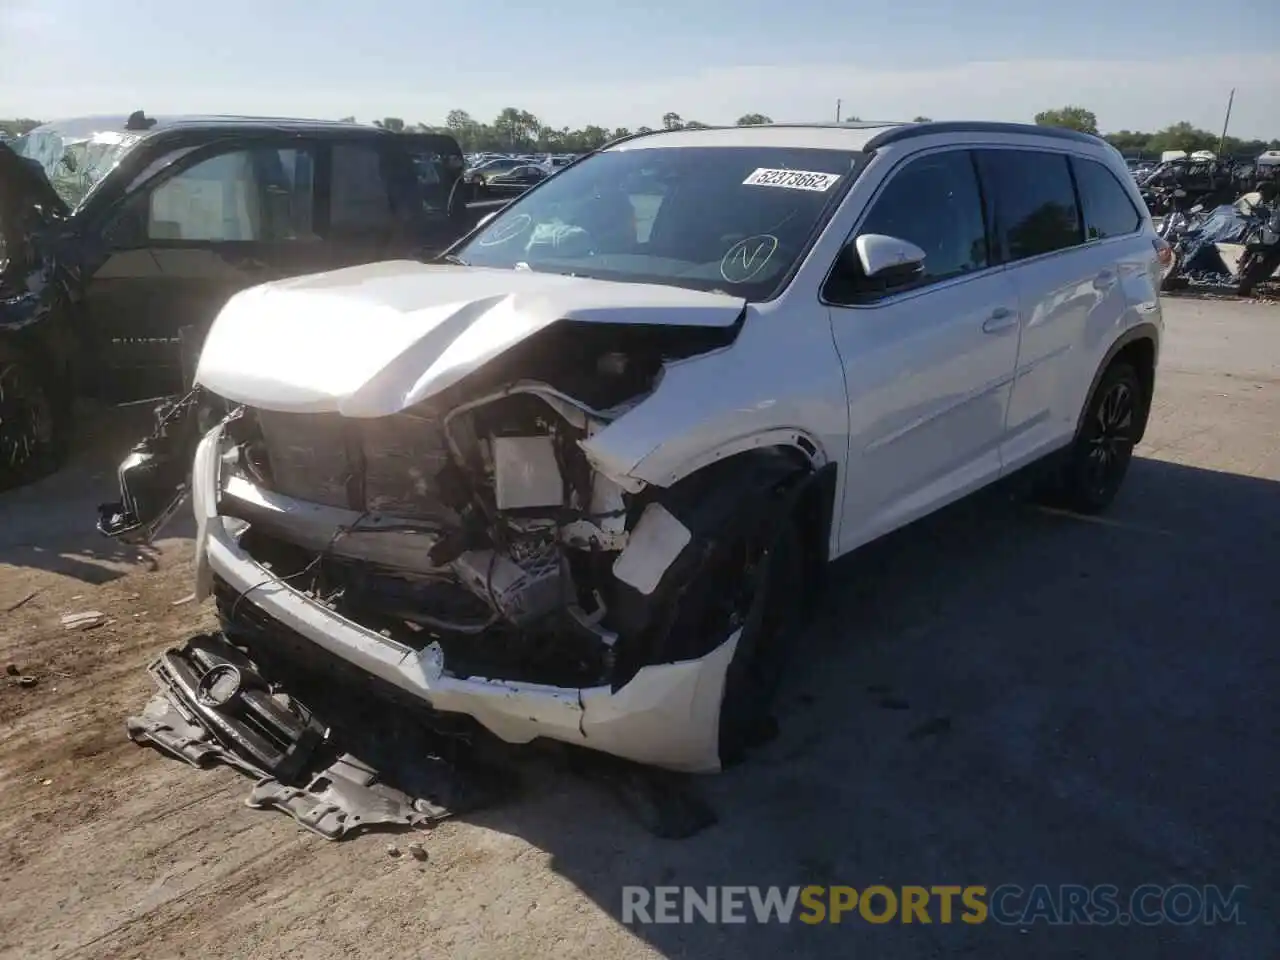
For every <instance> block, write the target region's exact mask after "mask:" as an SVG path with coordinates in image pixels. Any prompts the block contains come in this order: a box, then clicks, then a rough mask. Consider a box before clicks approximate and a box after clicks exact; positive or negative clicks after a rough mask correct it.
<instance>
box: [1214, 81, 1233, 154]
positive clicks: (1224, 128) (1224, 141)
mask: <svg viewBox="0 0 1280 960" xmlns="http://www.w3.org/2000/svg"><path fill="white" fill-rule="evenodd" d="M1235 99H1236V88H1235V87H1232V88H1231V96H1229V97H1227V116H1226V118H1225V119H1224V120H1223V121H1222V139H1220V140H1219V141H1218V156H1219V158H1221V156H1222V151H1223V150H1225V149H1226V148H1227V124H1229V123H1230V122H1231V104H1232V103H1234V102H1235Z"/></svg>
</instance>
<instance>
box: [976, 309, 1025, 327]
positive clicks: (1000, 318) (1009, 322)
mask: <svg viewBox="0 0 1280 960" xmlns="http://www.w3.org/2000/svg"><path fill="white" fill-rule="evenodd" d="M1017 325H1018V315H1017V314H1016V313H1014V312H1013V311H1012V310H1010V309H1009V308H1008V307H996V308H995V309H994V310H992V311H991V316H989V317H987V319H986V321H985V322H983V324H982V331H983V332H984V333H1004V331H1006V330H1009V329H1011V328H1013V327H1016V326H1017Z"/></svg>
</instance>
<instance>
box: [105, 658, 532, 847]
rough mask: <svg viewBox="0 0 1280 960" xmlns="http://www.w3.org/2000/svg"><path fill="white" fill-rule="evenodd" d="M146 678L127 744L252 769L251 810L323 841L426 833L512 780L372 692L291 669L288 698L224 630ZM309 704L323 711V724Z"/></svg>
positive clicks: (497, 795) (489, 799)
mask: <svg viewBox="0 0 1280 960" xmlns="http://www.w3.org/2000/svg"><path fill="white" fill-rule="evenodd" d="M276 666H279V665H276ZM151 674H152V677H153V679H154V680H155V681H156V684H157V686H158V687H159V688H160V692H159V693H157V694H156V695H155V696H154V697H153V698H152V699H151V701H150V702H149V703H148V704H147V706H146V709H145V710H144V711H143V713H142V714H141V715H140V716H134V717H130V718H129V719H128V722H127V728H128V732H129V738H130V739H131V740H133V741H135V742H137V743H145V744H149V745H151V746H153V747H155V748H156V749H158V750H160V751H161V752H163V753H167V754H169V755H170V756H172V757H175V758H176V759H179V760H182V761H184V762H186V763H189V764H191V765H192V766H197V767H208V766H211V765H213V764H215V763H223V764H226V765H227V766H230V767H233V768H235V769H237V770H240V771H241V772H242V773H245V774H248V775H249V776H251V777H253V778H254V780H255V781H256V782H255V784H254V786H253V788H252V790H251V791H250V793H249V796H248V798H247V799H246V801H245V802H246V804H247V805H248V806H250V807H253V808H255V809H275V810H279V811H280V812H282V813H286V814H288V815H289V816H291V817H293V818H294V819H295V820H297V821H298V822H299V823H300V824H302V826H304V827H306V828H307V829H308V830H312V831H314V832H315V833H318V834H320V835H321V836H323V837H325V838H326V839H329V840H339V839H342V838H343V837H345V836H347V835H348V834H350V833H353V832H357V831H361V830H364V829H366V828H369V827H375V826H378V825H389V826H398V827H421V826H427V825H429V824H432V823H435V822H436V821H439V820H442V819H444V818H446V817H450V816H453V815H455V814H458V813H463V812H469V811H472V810H475V809H478V808H480V807H483V806H488V805H490V804H492V803H495V802H497V801H498V800H499V799H501V798H502V797H503V796H504V795H505V794H506V793H507V792H509V784H508V782H507V780H508V779H509V778H507V777H505V776H504V775H503V773H502V772H501V771H498V770H497V769H495V768H493V767H491V766H488V765H485V764H481V763H480V762H478V761H477V760H476V759H475V757H474V756H473V755H472V752H471V750H470V747H471V743H470V742H469V740H465V739H463V738H460V737H459V736H457V735H456V734H452V733H450V732H444V731H440V730H435V729H432V727H431V726H430V724H429V723H428V722H425V721H423V720H422V719H420V718H419V717H418V716H417V715H415V714H414V713H413V712H412V711H409V710H405V709H397V708H395V707H394V705H392V704H389V703H384V702H381V701H379V700H378V698H376V697H370V696H369V695H368V691H362V692H361V693H355V692H354V691H351V692H350V693H351V695H335V692H336V690H337V688H336V687H335V686H334V683H335V681H330V682H329V683H328V684H327V685H322V686H320V687H319V689H318V691H317V688H316V687H314V686H311V685H310V684H309V683H308V680H309V679H310V678H307V677H306V676H305V675H304V674H302V673H299V674H297V675H294V674H293V673H292V672H289V676H288V681H289V683H288V687H289V692H286V691H285V688H284V687H283V686H281V685H280V684H279V683H278V682H275V676H280V675H281V674H280V673H276V674H275V676H272V677H271V678H270V679H268V675H267V674H264V673H263V672H262V671H260V669H259V665H258V664H257V663H255V662H254V661H252V660H250V659H249V657H248V655H247V654H246V653H245V651H244V650H242V649H240V648H238V647H236V646H234V645H233V644H231V643H230V642H229V641H228V640H227V639H226V638H225V637H224V636H222V635H221V634H202V635H199V636H196V637H193V638H192V639H191V640H189V641H188V642H187V643H186V645H185V646H184V647H182V648H181V649H172V650H168V651H166V652H165V653H163V654H162V655H161V656H160V658H159V659H158V660H156V661H155V663H153V664H152V667H151ZM312 682H313V683H314V681H312ZM309 686H310V690H311V692H315V693H316V695H315V696H308V695H307V694H308V687H309ZM295 693H300V694H301V698H297V697H295ZM307 702H315V703H323V704H325V707H326V710H325V716H324V717H323V719H322V718H321V717H320V716H319V715H318V714H317V713H315V712H313V711H312V710H311V709H310V708H309V707H307V706H306V705H305V704H306V703H307ZM393 846H394V845H393ZM397 850H398V848H397ZM388 852H389V851H388ZM393 855H398V854H393Z"/></svg>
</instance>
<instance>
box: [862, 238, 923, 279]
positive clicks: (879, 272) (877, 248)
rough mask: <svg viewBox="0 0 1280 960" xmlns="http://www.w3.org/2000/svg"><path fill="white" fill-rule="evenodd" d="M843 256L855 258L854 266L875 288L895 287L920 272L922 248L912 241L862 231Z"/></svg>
mask: <svg viewBox="0 0 1280 960" xmlns="http://www.w3.org/2000/svg"><path fill="white" fill-rule="evenodd" d="M846 249H847V250H848V253H847V254H846V255H847V256H850V257H852V258H855V259H856V268H857V270H858V272H859V273H861V274H862V276H863V277H865V278H866V279H868V280H872V281H875V283H874V284H873V286H875V287H877V288H889V287H899V286H902V285H904V284H908V283H912V282H914V281H916V280H918V279H920V276H921V275H922V274H923V273H924V260H925V252H924V251H923V250H921V249H920V248H919V247H917V246H916V245H915V244H914V243H909V242H907V241H906V240H900V239H898V238H897V237H887V236H885V235H884V234H882V233H864V234H862V235H861V236H859V237H857V238H856V239H855V240H854V241H853V244H852V245H851V248H846Z"/></svg>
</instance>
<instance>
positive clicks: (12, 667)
mask: <svg viewBox="0 0 1280 960" xmlns="http://www.w3.org/2000/svg"><path fill="white" fill-rule="evenodd" d="M4 672H5V673H7V674H8V675H9V676H11V677H16V676H19V675H20V674H21V673H22V670H21V669H19V667H18V665H17V664H16V663H11V664H9V665H8V666H7V667H5V668H4Z"/></svg>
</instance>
